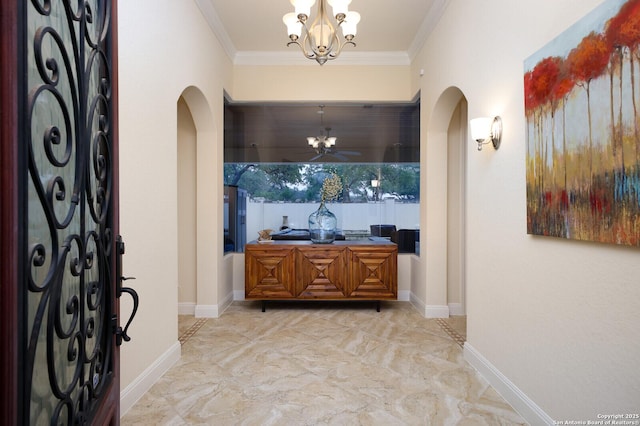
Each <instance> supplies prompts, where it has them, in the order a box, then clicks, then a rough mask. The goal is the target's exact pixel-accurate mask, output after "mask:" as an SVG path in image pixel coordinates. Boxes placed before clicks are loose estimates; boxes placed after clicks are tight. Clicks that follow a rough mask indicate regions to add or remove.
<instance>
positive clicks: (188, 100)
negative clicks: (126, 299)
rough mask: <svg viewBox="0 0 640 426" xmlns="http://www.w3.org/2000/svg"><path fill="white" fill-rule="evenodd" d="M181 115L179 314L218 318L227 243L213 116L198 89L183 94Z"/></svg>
mask: <svg viewBox="0 0 640 426" xmlns="http://www.w3.org/2000/svg"><path fill="white" fill-rule="evenodd" d="M176 113H177V118H178V120H177V121H178V123H177V124H178V131H177V135H176V139H177V140H176V153H177V161H178V176H177V185H178V188H177V192H178V197H177V202H178V221H179V222H180V223H178V243H179V244H180V246H179V250H178V257H179V264H178V276H179V279H180V280H181V281H180V282H179V283H178V285H179V291H178V294H179V300H178V303H180V305H179V308H180V309H179V312H181V313H182V312H188V313H190V314H194V315H195V317H216V316H218V310H217V308H218V306H217V297H218V288H217V287H216V285H217V283H218V282H219V279H218V277H219V274H218V271H219V270H220V269H221V267H220V264H221V257H222V250H221V249H222V244H218V241H217V239H216V236H217V234H216V233H215V232H214V230H215V229H216V227H217V223H218V219H219V218H220V217H221V214H220V212H218V211H217V210H218V209H217V207H218V205H219V203H216V201H217V194H220V193H221V191H217V190H216V184H217V183H218V182H219V181H217V180H216V179H215V170H216V168H215V167H214V166H213V165H214V164H215V161H216V150H215V146H216V145H215V142H216V133H215V126H214V117H213V113H212V110H211V108H210V105H209V103H208V102H207V100H206V98H205V96H204V95H203V93H202V92H201V91H200V89H198V88H196V87H193V86H190V87H188V88H186V89H185V90H184V91H183V92H182V94H181V96H180V97H179V99H178V100H177V112H176ZM183 221H184V222H185V223H182V222H183ZM182 280H184V281H182ZM183 298H184V301H183Z"/></svg>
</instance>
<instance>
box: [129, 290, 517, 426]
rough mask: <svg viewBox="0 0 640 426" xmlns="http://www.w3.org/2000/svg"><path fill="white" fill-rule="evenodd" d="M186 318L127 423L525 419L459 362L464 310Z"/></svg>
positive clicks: (239, 312) (359, 307)
mask: <svg viewBox="0 0 640 426" xmlns="http://www.w3.org/2000/svg"><path fill="white" fill-rule="evenodd" d="M179 322H180V325H179V332H180V336H181V342H183V346H182V358H181V359H180V361H178V362H177V363H176V365H175V366H174V367H172V368H171V369H170V370H169V371H168V372H167V373H166V374H165V375H164V376H163V377H162V378H161V379H160V380H159V381H158V382H157V383H156V384H155V385H154V386H153V387H152V388H151V389H150V390H149V391H148V392H147V393H146V394H145V395H144V396H143V397H142V398H141V399H140V400H139V401H138V402H137V403H136V404H135V405H134V406H133V407H132V408H131V410H129V412H128V413H127V414H126V415H125V416H124V417H123V418H122V419H121V424H122V425H223V426H226V425H296V426H297V425H385V426H387V425H437V426H440V425H491V426H493V425H521V424H526V422H525V421H524V420H523V419H522V418H521V417H520V416H519V415H518V414H517V413H516V412H515V411H513V409H512V408H511V407H510V406H509V405H508V404H507V403H506V402H505V401H504V400H503V399H502V398H501V397H500V395H499V394H498V393H497V392H495V391H494V390H493V388H491V387H490V386H489V385H488V383H486V381H485V380H484V379H483V378H482V377H481V376H479V374H478V373H477V372H476V371H475V370H474V369H473V368H472V367H471V366H470V365H468V364H467V363H466V361H464V359H463V356H462V347H461V343H460V342H459V341H456V340H457V339H456V338H455V337H453V335H452V332H451V331H453V333H454V335H455V334H457V335H458V336H459V337H460V338H462V339H463V336H464V334H465V327H464V324H465V321H464V317H455V318H450V319H446V320H433V319H425V318H424V317H422V316H421V315H420V314H419V313H418V312H417V311H416V310H415V308H413V307H412V306H411V305H410V304H409V303H408V302H383V303H382V309H381V311H380V312H376V310H375V306H374V304H371V303H365V302H341V303H340V302H316V301H310V302H297V301H291V302H270V303H269V304H267V311H266V312H264V313H263V312H261V305H260V303H259V302H249V301H236V302H234V303H233V304H232V306H231V307H230V308H229V309H227V311H225V312H224V314H223V315H221V317H220V318H217V319H196V318H193V317H181V318H180V321H179ZM443 324H444V325H443ZM445 325H446V327H445ZM447 327H448V328H449V329H450V330H447V329H446V328H447Z"/></svg>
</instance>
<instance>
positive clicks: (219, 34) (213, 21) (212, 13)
mask: <svg viewBox="0 0 640 426" xmlns="http://www.w3.org/2000/svg"><path fill="white" fill-rule="evenodd" d="M195 2H196V5H197V6H198V8H199V9H200V12H201V13H202V16H203V17H204V19H205V21H207V24H209V28H210V29H211V32H213V34H214V35H215V36H216V38H217V39H218V41H219V42H220V44H221V45H222V48H223V49H224V51H225V52H226V53H227V56H228V57H229V58H230V59H233V58H234V57H235V56H236V52H237V51H236V48H235V46H234V45H233V42H232V41H231V38H230V37H229V34H228V33H227V31H226V30H225V28H224V24H223V23H222V21H221V20H220V17H219V16H218V13H217V12H216V10H215V8H214V7H213V4H212V3H211V1H209V0H195Z"/></svg>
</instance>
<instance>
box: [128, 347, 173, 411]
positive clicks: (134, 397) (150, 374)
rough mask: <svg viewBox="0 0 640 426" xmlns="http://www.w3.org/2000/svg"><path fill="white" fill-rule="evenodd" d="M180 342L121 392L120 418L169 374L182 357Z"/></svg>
mask: <svg viewBox="0 0 640 426" xmlns="http://www.w3.org/2000/svg"><path fill="white" fill-rule="evenodd" d="M181 348H182V347H181V345H180V342H176V343H174V344H173V345H172V346H171V347H170V348H169V349H168V350H167V351H166V352H165V353H164V354H162V355H161V356H160V357H159V358H158V359H156V360H155V362H154V363H153V364H151V365H150V366H149V367H148V368H147V369H145V370H144V371H143V372H142V374H140V375H139V376H138V377H137V378H136V379H135V380H134V381H133V382H131V383H130V384H129V385H128V386H127V387H126V388H124V389H123V390H122V391H121V392H120V417H123V416H124V415H125V414H127V412H128V411H129V410H130V409H131V407H133V406H134V405H135V403H136V402H138V400H139V399H140V398H142V396H143V395H144V394H145V393H147V391H148V390H149V389H151V386H153V385H154V383H155V382H157V381H158V379H159V378H160V377H162V375H163V374H164V373H166V372H167V370H169V369H170V368H171V367H172V366H173V365H174V364H175V363H176V362H178V360H179V359H180V356H181V355H182V349H181Z"/></svg>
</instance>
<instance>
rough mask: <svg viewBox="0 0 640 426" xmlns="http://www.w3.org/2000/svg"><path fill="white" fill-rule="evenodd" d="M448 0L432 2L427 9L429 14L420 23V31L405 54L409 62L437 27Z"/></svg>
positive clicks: (434, 0)
mask: <svg viewBox="0 0 640 426" xmlns="http://www.w3.org/2000/svg"><path fill="white" fill-rule="evenodd" d="M449 2H450V0H433V3H432V4H431V7H430V8H429V12H427V16H425V18H424V21H422V25H420V29H419V30H418V33H417V34H416V36H415V37H414V39H413V42H412V43H411V46H409V50H407V54H408V55H409V58H410V60H411V61H413V60H414V59H415V57H416V56H417V55H418V53H419V52H420V49H422V46H424V44H425V42H426V41H427V39H428V38H429V36H430V35H431V33H432V32H433V30H434V29H435V28H436V25H438V22H439V21H440V18H442V15H444V11H445V10H446V9H447V6H448V5H449Z"/></svg>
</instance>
